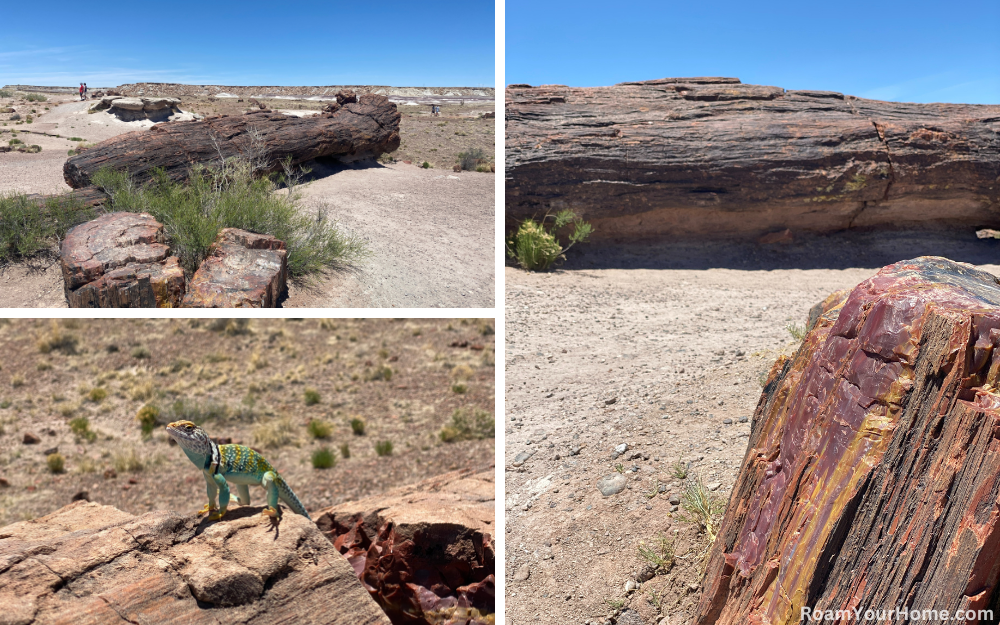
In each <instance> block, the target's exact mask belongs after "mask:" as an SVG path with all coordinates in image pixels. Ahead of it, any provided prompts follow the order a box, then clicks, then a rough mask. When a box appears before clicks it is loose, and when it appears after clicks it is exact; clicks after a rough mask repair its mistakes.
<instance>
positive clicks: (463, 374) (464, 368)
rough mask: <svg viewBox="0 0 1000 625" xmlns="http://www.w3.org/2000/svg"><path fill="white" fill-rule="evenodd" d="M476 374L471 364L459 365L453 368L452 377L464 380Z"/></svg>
mask: <svg viewBox="0 0 1000 625" xmlns="http://www.w3.org/2000/svg"><path fill="white" fill-rule="evenodd" d="M474 375H476V372H475V371H473V370H472V367H470V366H469V365H458V366H457V367H455V368H454V369H452V370H451V377H452V378H454V379H455V380H459V381H464V380H468V379H469V378H471V377H473V376H474Z"/></svg>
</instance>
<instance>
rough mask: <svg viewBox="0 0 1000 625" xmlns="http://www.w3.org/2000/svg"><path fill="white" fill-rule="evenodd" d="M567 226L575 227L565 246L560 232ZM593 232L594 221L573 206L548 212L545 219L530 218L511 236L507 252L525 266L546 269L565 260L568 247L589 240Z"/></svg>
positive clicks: (539, 269)
mask: <svg viewBox="0 0 1000 625" xmlns="http://www.w3.org/2000/svg"><path fill="white" fill-rule="evenodd" d="M567 227H572V230H571V232H570V234H569V238H568V241H569V243H568V244H567V245H566V246H565V247H563V245H562V244H561V243H559V240H558V239H557V238H556V234H557V233H558V232H559V231H560V230H562V229H564V228H567ZM591 232H593V228H592V227H591V225H590V224H589V223H587V222H585V221H583V220H582V219H580V218H579V217H577V215H576V213H574V212H573V211H571V210H562V211H559V212H558V213H556V214H555V215H545V216H544V217H543V218H542V220H541V221H535V220H534V219H526V220H525V221H523V222H521V225H520V226H518V228H517V231H516V232H514V233H513V234H512V235H511V237H510V238H509V239H508V240H507V255H508V256H510V257H511V258H513V259H514V260H516V261H517V264H518V265H520V266H521V267H522V268H524V269H528V270H530V271H544V270H546V269H548V268H550V267H551V266H552V265H553V264H555V263H556V262H557V261H560V260H565V258H566V256H565V254H564V253H565V252H566V250H568V249H569V248H571V247H573V246H574V245H576V244H577V243H582V242H584V241H586V240H587V237H589V236H590V234H591Z"/></svg>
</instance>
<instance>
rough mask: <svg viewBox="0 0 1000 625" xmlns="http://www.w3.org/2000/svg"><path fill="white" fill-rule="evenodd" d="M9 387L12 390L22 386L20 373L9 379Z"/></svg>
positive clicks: (22, 380)
mask: <svg viewBox="0 0 1000 625" xmlns="http://www.w3.org/2000/svg"><path fill="white" fill-rule="evenodd" d="M10 385H11V386H13V387H14V388H21V387H22V386H24V376H23V375H21V374H20V373H15V374H14V375H12V376H11V377H10Z"/></svg>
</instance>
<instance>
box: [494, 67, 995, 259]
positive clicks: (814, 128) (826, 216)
mask: <svg viewBox="0 0 1000 625" xmlns="http://www.w3.org/2000/svg"><path fill="white" fill-rule="evenodd" d="M506 94H507V98H506V116H507V135H506V137H507V138H506V215H507V222H508V223H507V227H508V229H512V228H513V226H514V224H515V223H516V221H517V220H520V219H524V218H527V217H531V216H532V215H535V216H540V215H542V214H544V213H545V212H547V211H553V210H560V209H562V208H570V209H573V210H575V211H576V212H577V213H579V214H580V215H582V216H583V217H584V218H585V219H587V220H589V221H590V222H591V223H592V224H593V225H594V234H593V236H592V239H593V240H600V239H648V238H670V237H681V238H682V237H718V238H722V237H731V236H738V237H757V236H760V235H762V234H765V233H767V232H770V231H780V230H784V229H786V228H790V229H792V230H793V231H794V230H811V231H821V232H824V231H832V230H841V229H844V228H850V227H863V226H889V227H899V226H900V225H914V224H933V223H940V222H943V221H947V222H949V223H951V224H952V225H956V224H967V225H972V226H981V225H989V224H997V223H1000V184H998V183H997V175H998V172H1000V141H997V139H996V137H997V136H998V133H1000V106H995V105H963V104H906V103H895V102H880V101H875V100H865V99H861V98H855V97H853V96H848V95H843V94H840V93H834V92H825V91H785V90H783V89H781V88H778V87H764V86H758V85H744V84H739V81H738V80H737V79H735V78H669V79H661V80H653V81H646V82H634V83H623V84H620V85H615V86H613V87H596V88H571V87H566V86H561V85H546V86H542V87H528V86H526V85H512V86H510V87H508V88H507V91H506Z"/></svg>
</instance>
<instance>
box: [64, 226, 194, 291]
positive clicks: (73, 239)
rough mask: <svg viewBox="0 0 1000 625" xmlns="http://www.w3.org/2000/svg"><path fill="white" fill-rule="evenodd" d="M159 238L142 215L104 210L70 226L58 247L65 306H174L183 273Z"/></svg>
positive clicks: (156, 229)
mask: <svg viewBox="0 0 1000 625" xmlns="http://www.w3.org/2000/svg"><path fill="white" fill-rule="evenodd" d="M164 241H165V237H164V233H163V225H162V224H160V223H159V222H158V221H156V220H155V219H154V218H153V216H152V215H149V214H147V213H107V214H105V215H101V216H100V217H98V218H97V219H94V220H92V221H88V222H86V223H83V224H80V225H78V226H76V227H74V228H73V229H71V230H70V231H69V232H68V233H67V234H66V238H65V239H64V240H63V243H62V248H61V250H60V256H61V259H62V274H63V288H64V290H65V293H66V299H67V301H68V302H69V304H70V306H74V307H97V306H104V305H115V306H122V307H140V306H141V307H150V306H157V307H163V306H176V305H178V304H179V302H180V296H181V295H183V293H184V284H183V274H182V273H179V267H178V266H177V259H176V258H172V257H168V254H169V252H170V249H169V248H168V247H167V245H166V243H165V242H164ZM116 270H120V271H116ZM102 278H104V279H103V280H102ZM84 287H86V288H84ZM77 291H80V292H79V293H77ZM112 302H115V303H114V304H112Z"/></svg>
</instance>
